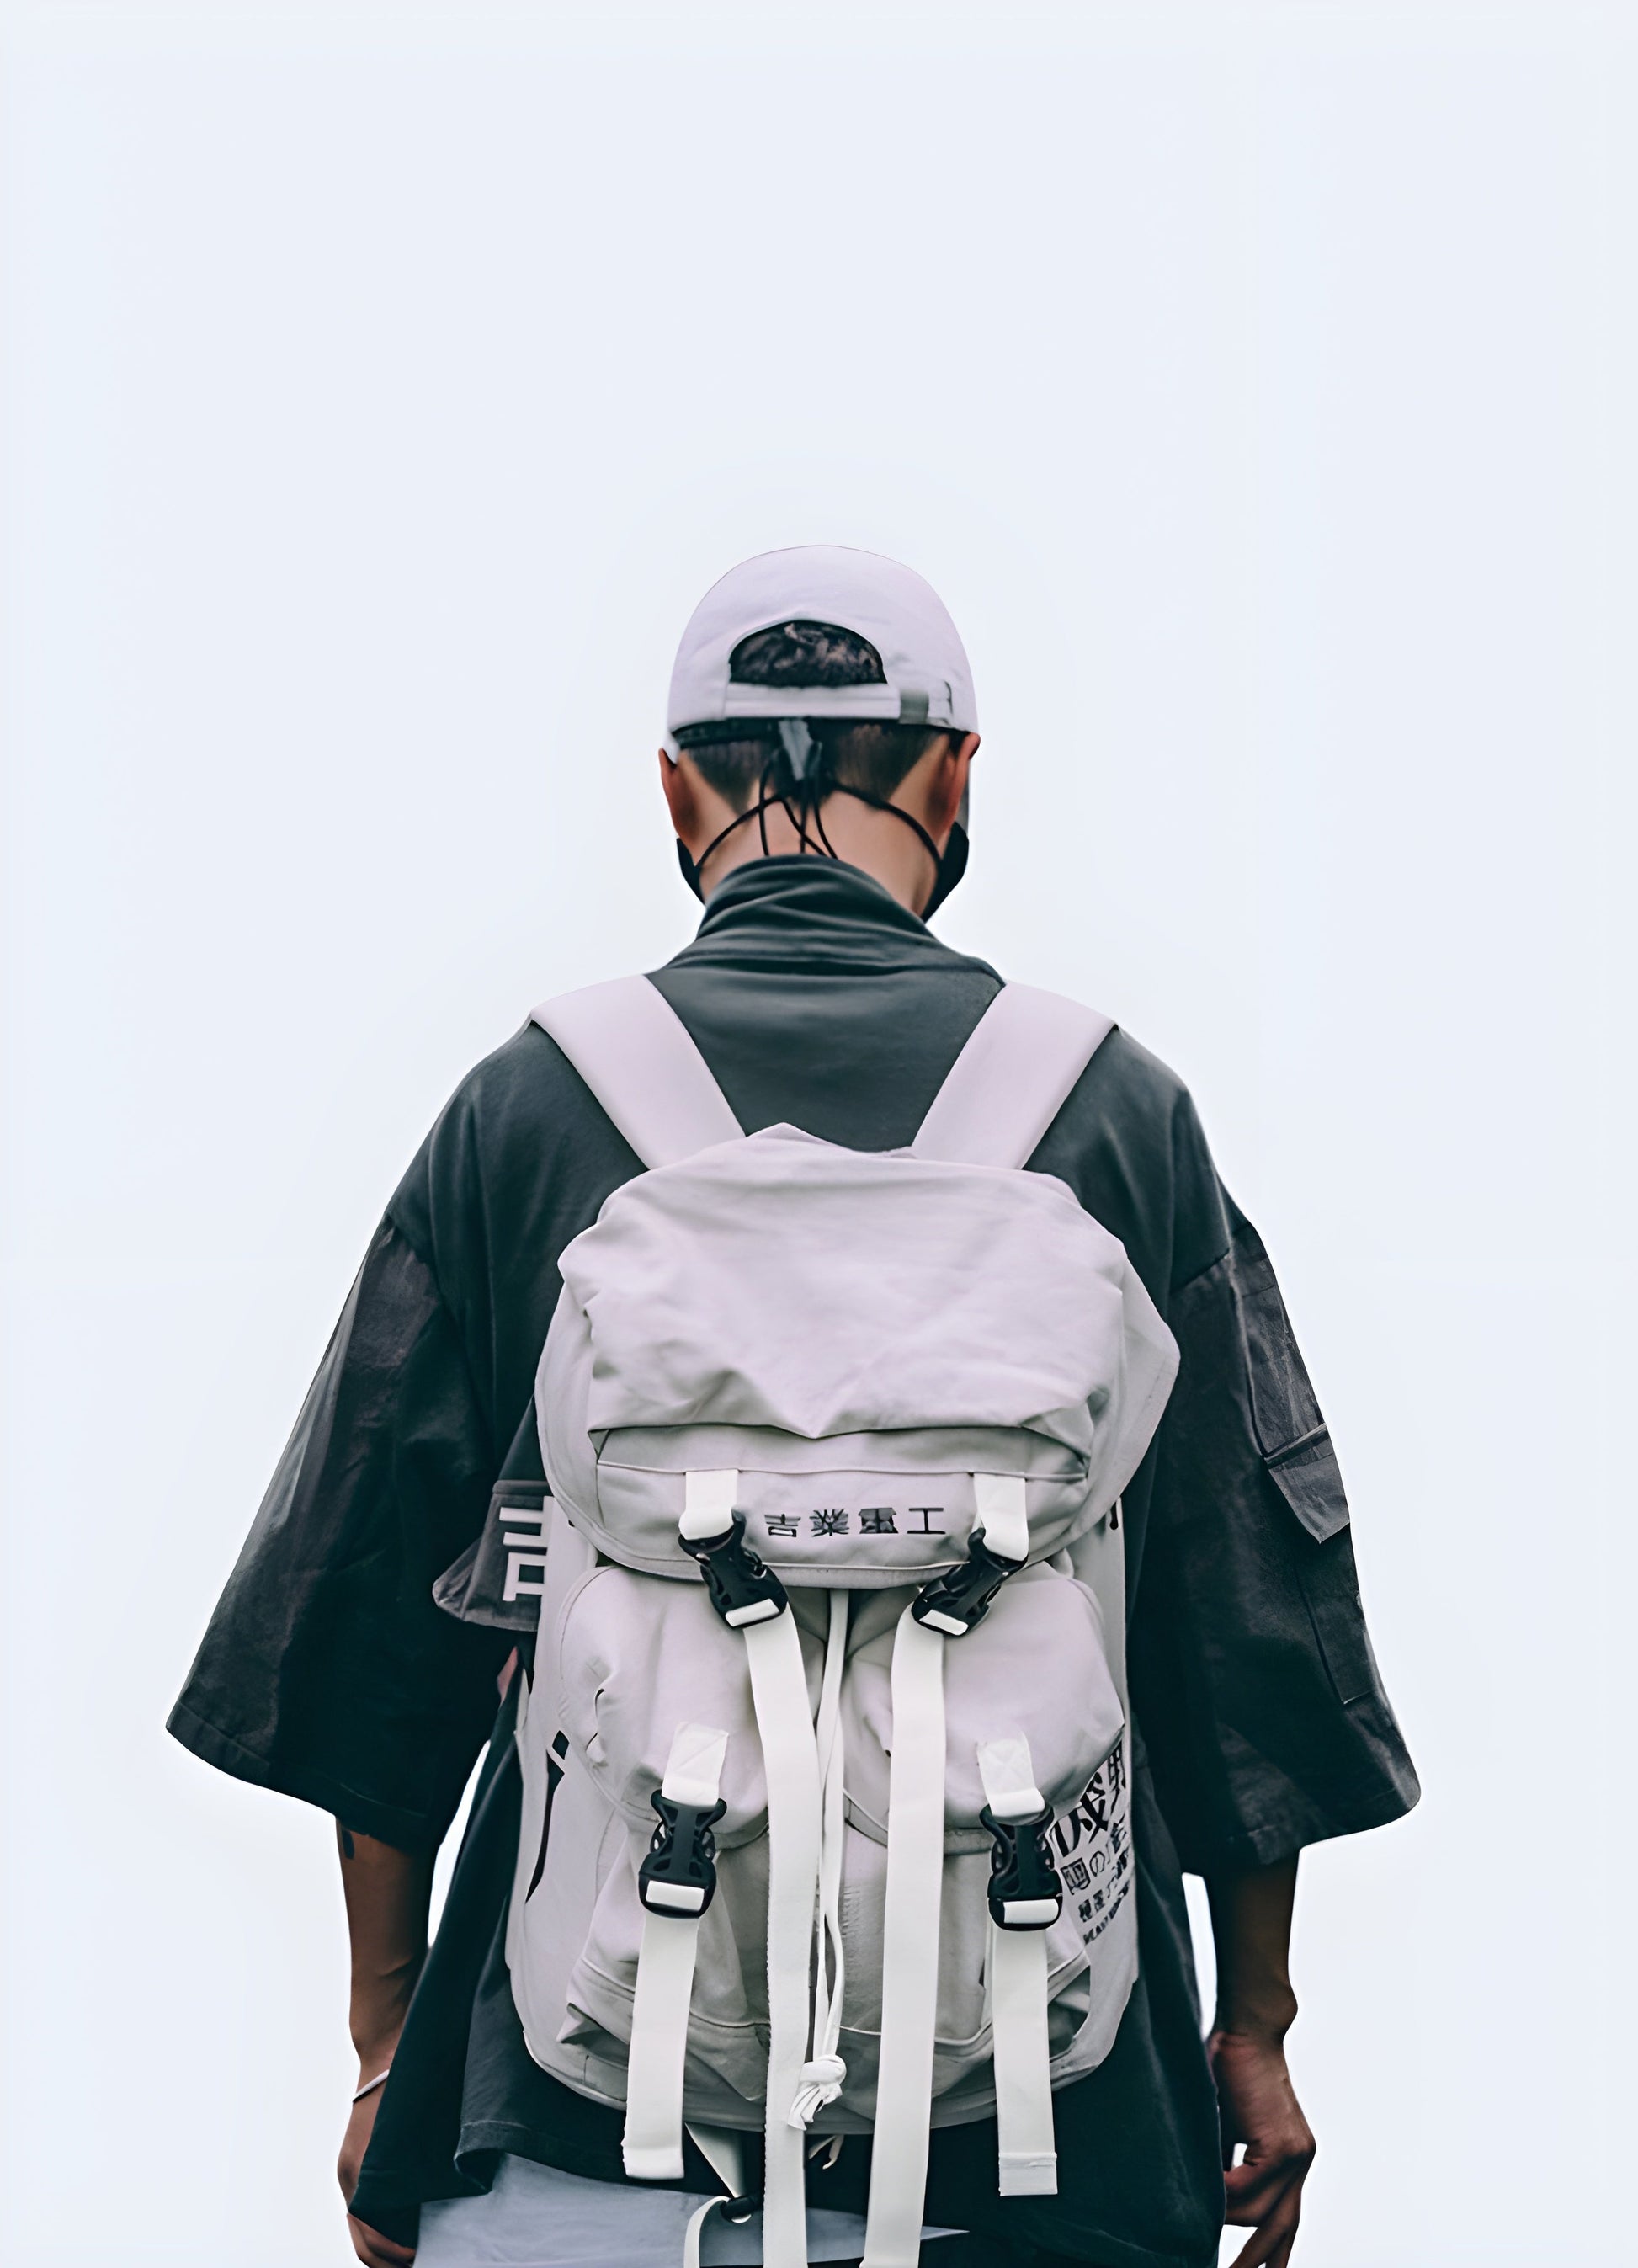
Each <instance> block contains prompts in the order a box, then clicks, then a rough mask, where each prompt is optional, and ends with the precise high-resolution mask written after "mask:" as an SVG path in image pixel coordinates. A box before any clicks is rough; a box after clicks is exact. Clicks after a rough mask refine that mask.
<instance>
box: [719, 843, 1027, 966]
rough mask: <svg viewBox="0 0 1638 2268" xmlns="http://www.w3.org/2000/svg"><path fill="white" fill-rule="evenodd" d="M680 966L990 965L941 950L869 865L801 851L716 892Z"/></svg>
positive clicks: (735, 876)
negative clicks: (868, 870) (870, 871)
mask: <svg viewBox="0 0 1638 2268" xmlns="http://www.w3.org/2000/svg"><path fill="white" fill-rule="evenodd" d="M677 961H679V962H682V963H686V964H687V965H688V966H690V967H696V966H698V965H699V964H701V962H710V963H715V964H716V965H718V966H721V967H734V966H738V967H741V968H746V967H766V966H769V965H773V964H775V963H782V964H784V965H786V966H787V967H788V966H789V965H790V962H792V961H797V962H798V963H799V964H800V966H801V968H802V969H803V970H804V973H805V972H809V971H812V972H814V973H818V972H819V971H820V970H824V969H827V968H845V969H849V970H866V969H874V970H888V969H897V968H927V967H929V966H937V967H942V968H985V967H986V964H985V963H984V962H982V961H970V960H968V958H967V957H966V955H965V954H959V953H956V952H954V951H952V949H951V947H950V946H947V945H944V944H943V943H941V941H940V940H939V939H937V938H936V937H935V936H934V935H933V933H932V932H931V930H929V928H928V926H927V924H926V923H925V922H924V921H922V919H921V918H920V917H919V916H918V915H916V914H913V913H912V912H911V911H910V909H909V908H908V907H907V906H901V905H900V902H899V901H898V899H897V898H895V897H894V896H893V895H892V892H891V891H890V890H887V889H885V888H884V887H882V885H881V883H879V882H878V881H877V880H875V878H874V877H873V876H872V875H870V874H867V873H865V872H864V871H863V868H862V867H859V866H850V865H848V864H847V863H846V861H845V860H843V859H841V858H806V857H803V856H801V855H800V854H792V855H789V856H781V857H778V858H753V859H751V860H749V861H748V862H747V863H746V865H743V866H736V867H735V868H734V870H733V872H732V873H731V874H729V875H728V876H727V877H726V878H725V879H724V880H723V881H722V882H721V883H719V885H718V886H717V887H716V889H715V890H713V891H712V893H711V895H710V898H709V901H708V902H707V904H706V909H705V917H704V919H703V920H702V921H701V924H700V927H699V930H698V932H697V933H696V935H695V937H694V942H693V943H692V944H691V945H687V946H684V947H683V949H682V951H681V953H679V954H678V955H677ZM992 973H993V972H992Z"/></svg>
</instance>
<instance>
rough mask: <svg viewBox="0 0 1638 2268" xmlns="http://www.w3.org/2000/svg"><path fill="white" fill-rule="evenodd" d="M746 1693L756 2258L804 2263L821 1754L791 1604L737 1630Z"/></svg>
mask: <svg viewBox="0 0 1638 2268" xmlns="http://www.w3.org/2000/svg"><path fill="white" fill-rule="evenodd" d="M742 1634H743V1636H744V1638H745V1646H746V1661H747V1662H748V1664H749V1666H750V1670H751V1698H752V1701H753V1705H754V1706H755V1709H756V1728H757V1732H758V1734H759V1736H760V1740H761V1743H762V1764H763V1769H764V1771H765V1772H766V1774H767V1778H768V2098H767V2116H766V2121H765V2124H764V2129H763V2139H764V2145H765V2154H766V2171H765V2175H764V2188H763V2195H762V2257H763V2260H764V2262H765V2264H766V2268H807V2257H808V2236H807V2198H806V2188H805V2183H804V2178H803V2160H802V2152H803V2143H804V2131H803V2129H802V2128H801V2127H799V2126H794V2125H792V2124H791V2122H790V2107H791V2105H792V2103H793V2102H795V2101H796V2099H797V2088H798V2087H799V2086H800V2084H801V2082H802V2066H803V2064H804V2060H805V2058H806V2052H807V2038H808V2018H809V2002H808V1961H809V1955H810V1953H811V1951H812V1942H813V1908H814V1902H815V1899H816V1897H817V1895H818V1889H819V1839H820V1806H819V1755H818V1750H817V1749H816V1748H815V1746H814V1741H813V1719H812V1717H811V1716H810V1715H809V1713H808V1686H807V1677H806V1675H805V1673H804V1669H803V1666H802V1641H801V1638H800V1637H799V1636H798V1634H797V1622H796V1616H794V1615H793V1614H792V1613H791V1612H790V1609H789V1608H786V1609H784V1611H783V1612H782V1613H781V1614H778V1615H776V1616H774V1617H773V1619H772V1620H771V1621H768V1622H755V1623H747V1624H746V1625H745V1627H744V1631H743V1633H742Z"/></svg>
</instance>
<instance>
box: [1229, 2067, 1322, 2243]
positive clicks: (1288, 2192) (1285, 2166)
mask: <svg viewBox="0 0 1638 2268" xmlns="http://www.w3.org/2000/svg"><path fill="white" fill-rule="evenodd" d="M1206 2052H1207V2055H1208V2057H1209V2058H1210V2060H1211V2069H1212V2076H1213V2077H1214V2078H1215V2079H1216V2082H1217V2107H1218V2115H1219V2117H1220V2119H1221V2122H1222V2126H1223V2187H1224V2188H1225V2190H1226V2191H1228V2198H1229V2212H1228V2219H1229V2223H1230V2227H1231V2228H1254V2229H1255V2230H1256V2232H1257V2234H1256V2235H1255V2236H1253V2237H1252V2240H1251V2242H1250V2243H1249V2244H1246V2245H1245V2246H1244V2247H1243V2248H1242V2249H1241V2250H1240V2251H1238V2252H1237V2253H1236V2255H1235V2257H1234V2268H1265V2264H1266V2268H1286V2263H1287V2261H1289V2258H1290V2257H1291V2248H1292V2246H1293V2245H1294V2244H1295V2243H1296V2225H1297V2222H1298V2220H1300V2219H1301V2217H1302V2211H1303V2183H1304V2181H1305V2180H1306V2179H1307V2177H1308V2169H1309V2168H1310V2166H1311V2165H1312V2164H1313V2162H1314V2138H1313V2135H1312V2133H1311V2132H1310V2130H1309V2124H1308V2121H1307V2119H1306V2118H1304V2116H1303V2110H1302V2105H1301V2104H1300V2103H1299V2102H1297V2099H1296V2095H1295V2093H1294V2092H1293V2091H1292V2087H1291V2074H1290V2073H1289V2071H1288V2070H1287V2069H1286V2066H1285V2048H1284V2044H1283V2043H1282V2041H1280V2040H1279V2039H1277V2038H1275V2037H1274V2036H1272V2035H1270V2034H1266V2033H1265V2034H1259V2033H1255V2032H1252V2033H1246V2032H1230V2031H1216V2032H1214V2033H1213V2034H1212V2036H1211V2037H1210V2039H1209V2040H1208V2042H1207V2043H1206ZM1242 2142H1243V2143H1244V2144H1245V2161H1244V2163H1243V2164H1240V2165H1238V2166H1237V2165H1236V2164H1235V2162H1234V2153H1235V2148H1236V2146H1237V2145H1238V2144H1239V2143H1242Z"/></svg>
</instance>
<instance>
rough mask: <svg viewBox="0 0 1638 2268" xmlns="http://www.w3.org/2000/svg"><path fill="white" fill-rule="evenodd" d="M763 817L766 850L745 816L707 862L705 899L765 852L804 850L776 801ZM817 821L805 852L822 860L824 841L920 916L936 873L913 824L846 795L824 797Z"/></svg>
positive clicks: (777, 854) (780, 853)
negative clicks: (743, 821) (908, 823)
mask: <svg viewBox="0 0 1638 2268" xmlns="http://www.w3.org/2000/svg"><path fill="white" fill-rule="evenodd" d="M763 815H764V817H765V819H766V821H767V823H768V824H767V833H768V849H767V851H766V852H764V851H763V848H762V831H761V827H760V822H759V821H757V820H754V819H747V820H746V822H745V824H744V825H743V826H742V827H740V828H737V829H736V830H735V832H734V833H733V834H732V835H731V836H729V837H728V840H727V841H726V842H725V843H724V844H723V846H722V848H721V849H720V850H719V851H717V852H716V855H715V856H714V857H713V858H711V859H710V860H709V862H708V864H707V866H706V871H705V877H704V890H705V895H706V897H707V898H708V899H709V897H710V895H711V894H712V892H713V891H714V890H716V888H717V887H719V885H720V884H722V883H723V882H724V881H726V880H727V879H728V877H729V875H730V874H732V873H738V870H739V869H740V868H741V867H742V866H747V865H752V864H753V863H754V862H756V861H759V860H760V859H761V858H763V857H765V856H766V857H768V858H789V857H790V856H791V855H792V854H793V853H795V852H799V851H802V850H803V848H804V844H803V842H802V838H801V836H800V834H799V833H798V831H797V828H796V826H795V825H794V823H793V822H792V821H791V820H790V817H789V815H788V814H787V813H786V812H785V810H784V809H783V807H782V806H781V805H778V804H770V805H769V806H768V810H767V812H766V813H765V814H763ZM819 821H820V823H822V825H823V827H824V835H823V836H820V835H819V830H818V827H817V826H816V825H815V823H814V822H813V821H812V820H810V821H809V822H808V841H807V845H806V848H807V850H808V851H809V852H810V853H812V854H813V855H816V856H818V857H819V858H823V857H824V856H825V855H826V852H825V844H826V842H828V843H829V844H830V847H831V849H832V850H833V851H834V852H835V854H836V856H837V858H840V859H841V860H843V861H844V862H845V864H847V865H849V866H856V867H858V868H859V870H860V872H861V873H865V874H868V875H869V876H870V879H871V880H872V881H876V882H879V883H880V884H881V886H882V887H883V889H885V891H886V892H887V893H888V895H889V896H891V897H894V898H896V899H897V900H898V902H899V903H900V905H901V906H904V907H906V908H907V909H908V910H909V911H910V912H911V913H913V914H920V912H921V910H922V907H923V906H924V905H926V903H927V902H928V900H929V898H930V897H931V896H932V895H933V887H934V884H935V882H936V881H937V874H936V873H935V872H934V870H933V861H932V858H931V856H930V854H929V851H928V848H927V845H926V844H925V843H923V842H922V840H921V839H920V837H919V836H917V835H916V833H915V830H914V828H911V827H907V826H906V824H905V822H904V821H903V820H902V819H895V818H894V816H893V814H892V812H890V811H878V810H876V809H874V808H873V807H872V806H870V804H868V803H861V802H860V801H859V800H858V799H857V797H856V796H850V795H833V796H827V797H826V799H825V801H824V802H823V803H822V804H821V805H820V806H819Z"/></svg>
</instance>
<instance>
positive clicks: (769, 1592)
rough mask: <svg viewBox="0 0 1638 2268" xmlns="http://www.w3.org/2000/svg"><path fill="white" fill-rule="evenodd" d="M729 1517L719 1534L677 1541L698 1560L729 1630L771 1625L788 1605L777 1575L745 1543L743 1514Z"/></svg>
mask: <svg viewBox="0 0 1638 2268" xmlns="http://www.w3.org/2000/svg"><path fill="white" fill-rule="evenodd" d="M731 1521H732V1525H731V1527H728V1528H724V1530H723V1532H722V1534H721V1535H681V1536H679V1538H678V1541H679V1543H680V1544H681V1545H682V1548H683V1550H685V1551H686V1552H687V1554H688V1556H689V1557H690V1558H691V1559H697V1560H698V1561H699V1563H700V1565H701V1569H702V1571H703V1572H704V1575H705V1580H706V1585H707V1587H708V1588H709V1591H710V1594H711V1604H712V1605H713V1606H714V1607H715V1608H716V1611H717V1613H718V1614H719V1615H720V1616H722V1618H723V1620H724V1622H725V1623H727V1624H729V1626H730V1627H731V1629H733V1630H743V1629H744V1627H745V1625H746V1624H747V1623H766V1622H772V1620H773V1619H774V1616H775V1615H782V1614H783V1613H784V1611H785V1609H786V1608H787V1607H788V1606H789V1605H790V1600H789V1599H788V1598H787V1597H786V1595H785V1587H784V1585H783V1584H782V1582H781V1581H780V1580H779V1578H778V1576H777V1575H775V1574H771V1573H770V1572H768V1569H767V1568H766V1567H765V1566H764V1565H762V1562H761V1561H760V1559H759V1558H758V1557H757V1556H756V1553H755V1552H754V1551H753V1550H752V1549H751V1547H750V1545H749V1544H748V1543H746V1540H745V1514H744V1513H742V1512H736V1513H732V1514H731Z"/></svg>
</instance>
